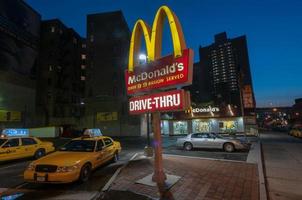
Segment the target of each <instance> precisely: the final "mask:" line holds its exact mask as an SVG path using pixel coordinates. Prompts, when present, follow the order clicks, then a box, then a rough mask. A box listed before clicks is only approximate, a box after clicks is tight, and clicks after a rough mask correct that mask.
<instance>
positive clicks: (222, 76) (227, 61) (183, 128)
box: [162, 32, 257, 135]
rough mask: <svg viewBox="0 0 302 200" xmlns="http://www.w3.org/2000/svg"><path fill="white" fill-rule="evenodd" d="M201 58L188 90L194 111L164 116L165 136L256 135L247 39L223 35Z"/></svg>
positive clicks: (201, 50) (220, 34)
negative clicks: (212, 133) (199, 134)
mask: <svg viewBox="0 0 302 200" xmlns="http://www.w3.org/2000/svg"><path fill="white" fill-rule="evenodd" d="M199 59H200V61H199V62H197V63H195V64H194V68H193V83H192V85H191V86H189V87H187V88H186V89H188V90H190V92H191V100H192V108H191V109H190V110H188V111H186V112H177V113H173V114H169V113H168V114H166V115H163V121H162V127H163V128H162V130H163V131H162V132H163V134H169V135H178V134H188V133H191V132H216V133H243V132H251V131H252V132H253V131H254V129H255V128H256V127H257V125H256V115H255V106H256V102H255V96H254V92H253V84H252V77H251V72H250V65H249V58H248V48H247V41H246V37H245V36H240V37H237V38H227V35H226V33H225V32H223V33H219V34H217V35H215V41H214V43H213V44H211V45H209V46H206V47H200V48H199ZM165 117H166V119H165Z"/></svg>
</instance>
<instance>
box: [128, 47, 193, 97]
mask: <svg viewBox="0 0 302 200" xmlns="http://www.w3.org/2000/svg"><path fill="white" fill-rule="evenodd" d="M192 66H193V51H192V50H191V49H185V50H183V51H182V56H180V57H177V58H174V56H173V55H170V56H166V57H163V58H160V59H158V60H156V61H154V62H150V63H148V64H146V65H142V66H140V67H135V68H134V70H133V71H132V72H129V71H128V70H127V71H126V72H125V80H126V88H127V93H128V94H129V95H131V94H135V93H141V92H147V91H150V90H152V89H167V88H175V85H177V86H185V85H191V84H192Z"/></svg>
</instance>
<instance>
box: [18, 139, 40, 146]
mask: <svg viewBox="0 0 302 200" xmlns="http://www.w3.org/2000/svg"><path fill="white" fill-rule="evenodd" d="M21 141H22V145H23V146H27V145H34V144H37V142H36V141H35V140H34V139H32V138H21Z"/></svg>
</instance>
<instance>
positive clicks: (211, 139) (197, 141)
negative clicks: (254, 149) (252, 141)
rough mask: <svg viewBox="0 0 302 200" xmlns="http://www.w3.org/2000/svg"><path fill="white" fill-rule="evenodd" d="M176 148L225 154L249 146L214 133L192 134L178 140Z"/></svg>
mask: <svg viewBox="0 0 302 200" xmlns="http://www.w3.org/2000/svg"><path fill="white" fill-rule="evenodd" d="M177 146H179V147H183V148H184V149H185V150H187V151H190V150H192V149H193V148H213V149H222V150H224V151H226V152H233V151H235V150H243V149H248V148H249V144H248V143H246V142H243V141H241V140H238V139H229V138H224V137H221V136H220V135H218V134H215V133H192V134H189V135H188V136H187V137H184V138H178V139H177Z"/></svg>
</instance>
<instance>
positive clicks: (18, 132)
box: [1, 128, 29, 138]
mask: <svg viewBox="0 0 302 200" xmlns="http://www.w3.org/2000/svg"><path fill="white" fill-rule="evenodd" d="M28 136H29V130H28V129H24V128H8V129H4V130H3V131H2V133H1V138H4V137H28Z"/></svg>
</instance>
